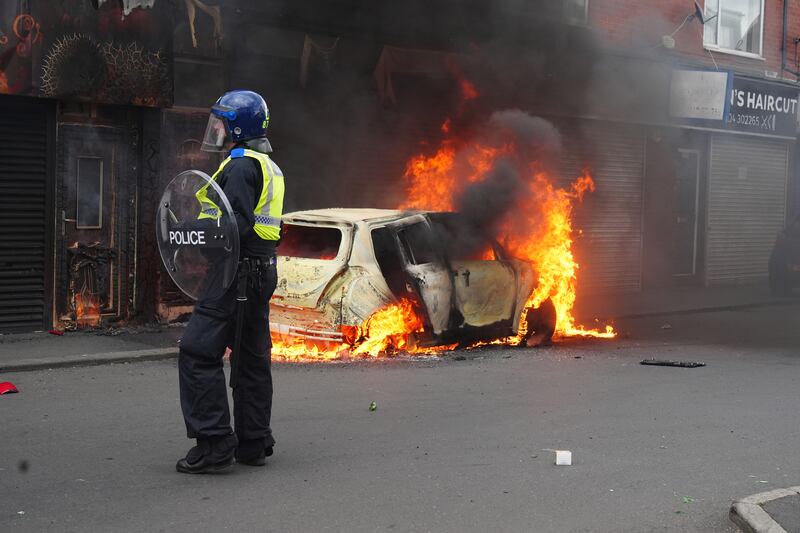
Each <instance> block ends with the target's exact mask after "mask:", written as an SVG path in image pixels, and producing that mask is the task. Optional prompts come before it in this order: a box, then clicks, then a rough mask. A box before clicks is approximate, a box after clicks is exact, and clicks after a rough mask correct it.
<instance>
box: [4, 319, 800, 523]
mask: <svg viewBox="0 0 800 533" xmlns="http://www.w3.org/2000/svg"><path fill="white" fill-rule="evenodd" d="M667 324H668V325H669V326H670V328H665V329H662V327H664V326H666V325H667ZM620 328H621V330H622V331H623V333H624V338H621V339H618V340H614V341H570V342H565V343H561V344H558V345H556V346H553V347H551V348H546V349H529V350H514V349H486V350H479V351H473V352H469V353H468V354H466V356H467V358H466V360H455V359H454V358H452V357H450V358H445V359H441V360H423V361H413V362H409V361H392V362H388V363H386V362H371V363H360V364H347V365H329V366H321V365H320V366H317V365H311V366H300V365H276V368H275V383H276V396H275V412H274V418H273V427H274V430H275V433H276V437H277V439H278V447H277V449H276V455H275V456H273V457H272V458H271V459H270V461H269V463H268V465H267V467H265V468H262V469H257V468H252V467H246V466H238V465H237V466H235V467H233V468H232V469H231V470H230V471H229V472H227V473H225V474H222V475H216V476H186V475H180V474H177V473H176V472H175V470H174V463H175V461H176V460H177V459H178V458H179V457H180V456H182V455H183V454H184V453H185V451H186V449H188V447H189V446H190V441H188V440H187V439H185V437H184V432H183V428H182V421H181V417H180V412H179V408H178V400H177V372H176V368H175V364H174V362H173V361H163V362H148V363H137V364H120V365H109V366H104V367H91V368H80V369H59V370H51V371H38V372H26V373H19V374H6V375H3V376H0V378H2V380H11V381H13V382H14V383H16V384H17V386H18V387H19V388H20V391H21V392H20V393H19V394H16V395H7V396H3V397H0V530H2V531H59V532H62V531H270V532H271V531H276V532H284V531H287V532H316V531H347V532H361V531H364V532H372V531H436V532H439V531H443V532H444V531H448V532H449V531H453V532H464V531H469V532H472V531H475V532H483V531H514V532H516V531H520V532H545V533H546V532H583V531H586V532H589V531H591V532H612V531H613V532H650V531H658V532H661V531H676V532H678V531H680V532H691V531H723V532H724V531H735V528H734V527H733V526H732V525H731V524H730V522H729V520H728V518H727V511H728V508H729V506H730V502H731V500H732V499H733V498H738V497H742V496H745V495H748V494H752V493H755V492H761V491H764V490H768V489H771V488H778V487H785V486H790V485H798V484H800V463H798V461H797V449H798V445H800V353H798V346H800V305H791V306H776V307H768V308H761V309H753V310H749V311H740V312H724V313H709V314H697V315H684V316H679V317H670V318H663V317H662V318H658V319H649V320H644V319H643V320H637V321H632V322H629V323H626V324H620ZM644 358H664V359H686V360H699V361H703V362H705V363H707V364H708V366H707V367H705V368H697V369H684V368H664V367H647V366H641V365H639V361H640V360H641V359H644ZM372 401H375V402H376V403H377V410H376V411H374V412H370V411H369V404H370V402H372ZM546 449H569V450H572V452H573V461H574V464H573V466H570V467H561V466H555V465H554V464H553V463H554V454H553V453H552V452H550V451H546Z"/></svg>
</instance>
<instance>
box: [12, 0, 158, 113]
mask: <svg viewBox="0 0 800 533" xmlns="http://www.w3.org/2000/svg"><path fill="white" fill-rule="evenodd" d="M21 4H22V2H3V3H2V7H0V93H5V94H21V95H31V96H43V97H50V98H62V99H72V100H84V101H91V102H97V103H112V104H133V105H143V106H165V105H170V104H171V102H172V61H171V32H172V30H171V21H170V18H171V14H170V13H171V10H170V8H169V3H168V2H166V1H163V2H161V4H159V3H157V2H155V0H149V1H144V2H142V1H128V0H104V1H99V0H62V1H61V2H59V3H55V2H52V1H47V0H32V1H29V2H25V4H26V5H28V6H30V8H29V12H25V13H23V12H20V5H21ZM54 4H55V5H54Z"/></svg>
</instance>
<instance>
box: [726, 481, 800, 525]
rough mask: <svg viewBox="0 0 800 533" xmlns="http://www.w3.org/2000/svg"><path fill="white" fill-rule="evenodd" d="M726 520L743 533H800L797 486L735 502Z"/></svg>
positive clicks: (798, 491)
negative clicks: (729, 517) (728, 518)
mask: <svg viewBox="0 0 800 533" xmlns="http://www.w3.org/2000/svg"><path fill="white" fill-rule="evenodd" d="M730 516H731V520H733V522H734V523H735V524H736V525H738V526H739V527H740V528H741V529H742V531H745V532H747V533H800V486H798V487H788V488H785V489H775V490H770V491H767V492H760V493H758V494H753V495H751V496H748V497H746V498H742V499H740V500H736V501H735V502H734V503H733V505H732V506H731V511H730Z"/></svg>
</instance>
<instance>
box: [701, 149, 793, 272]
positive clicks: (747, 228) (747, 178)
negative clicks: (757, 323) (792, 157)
mask: <svg viewBox="0 0 800 533" xmlns="http://www.w3.org/2000/svg"><path fill="white" fill-rule="evenodd" d="M788 164H789V144H788V142H787V141H784V140H776V139H767V138H761V137H752V136H744V135H724V134H717V135H714V136H712V138H711V168H710V172H709V179H708V221H707V228H706V232H707V241H706V243H707V244H706V283H707V284H709V285H714V284H737V283H748V282H757V281H763V280H766V279H767V262H768V260H769V254H770V250H771V249H772V245H773V244H774V242H775V236H776V235H777V233H778V231H779V230H780V229H781V228H782V227H783V225H784V221H785V216H786V213H785V209H786V176H787V169H788Z"/></svg>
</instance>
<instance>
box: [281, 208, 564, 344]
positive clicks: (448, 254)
mask: <svg viewBox="0 0 800 533" xmlns="http://www.w3.org/2000/svg"><path fill="white" fill-rule="evenodd" d="M278 276H279V277H278V286H277V289H276V290H275V294H274V296H273V298H272V301H271V305H270V313H271V315H270V329H271V333H272V336H273V338H274V339H279V340H283V341H290V342H291V341H296V340H297V339H298V338H301V339H303V341H304V342H306V343H312V344H318V345H322V346H326V345H327V346H330V345H335V344H340V343H342V342H343V340H345V337H344V336H343V333H342V331H343V326H358V325H360V324H362V323H363V322H364V321H365V320H366V319H368V318H369V317H370V316H371V315H372V314H373V313H374V312H375V311H377V310H378V309H380V308H382V307H384V306H386V305H387V304H389V303H391V302H395V301H398V300H400V299H403V298H407V299H410V300H412V301H413V302H415V303H416V304H417V307H418V308H419V309H421V310H422V311H424V312H423V313H421V314H422V315H424V316H423V317H422V318H423V321H424V324H425V332H426V335H427V338H425V339H420V340H421V343H422V344H429V345H436V344H446V343H447V344H449V343H452V342H454V341H455V342H463V341H464V340H466V339H470V340H478V339H495V338H501V337H504V336H508V335H512V334H516V333H517V330H518V329H519V326H520V315H521V314H522V311H523V309H524V306H525V303H526V301H527V299H528V297H529V296H530V294H531V293H532V291H533V288H534V285H535V282H536V276H535V272H534V269H533V267H532V265H531V264H530V263H527V262H525V261H521V260H518V259H514V258H510V257H508V256H507V254H506V253H505V251H504V250H503V249H502V247H501V246H500V245H499V244H498V243H497V242H495V241H494V240H492V239H490V238H488V237H484V236H481V234H480V231H478V230H477V229H475V228H471V227H469V226H468V225H466V224H465V223H464V221H463V220H462V219H461V218H460V217H459V216H458V215H455V214H452V213H430V212H408V211H395V210H381V209H321V210H313V211H300V212H295V213H290V214H287V215H285V216H284V218H283V232H282V237H281V244H280V246H279V248H278ZM551 321H552V324H550V326H551V327H552V326H554V324H555V316H553V317H552V319H551ZM344 329H346V328H344Z"/></svg>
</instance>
